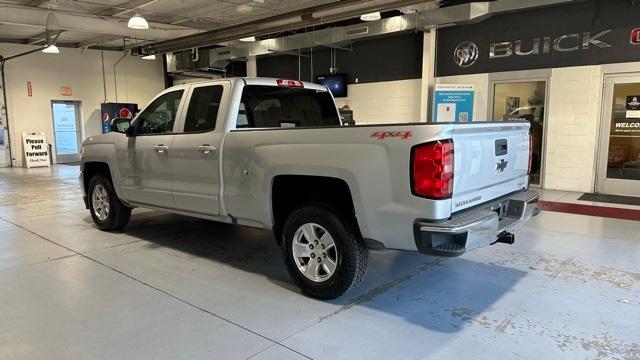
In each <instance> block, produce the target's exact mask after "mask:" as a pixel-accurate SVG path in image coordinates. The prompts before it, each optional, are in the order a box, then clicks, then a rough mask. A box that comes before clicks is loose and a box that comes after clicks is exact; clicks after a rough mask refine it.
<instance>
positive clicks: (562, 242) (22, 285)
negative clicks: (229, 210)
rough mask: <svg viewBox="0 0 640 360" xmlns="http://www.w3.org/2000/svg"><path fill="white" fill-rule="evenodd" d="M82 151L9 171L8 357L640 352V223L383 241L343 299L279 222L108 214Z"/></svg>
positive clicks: (2, 239)
mask: <svg viewBox="0 0 640 360" xmlns="http://www.w3.org/2000/svg"><path fill="white" fill-rule="evenodd" d="M77 174H78V167H75V166H64V165H60V166H56V167H53V168H51V169H31V170H27V169H21V168H15V169H0V358H1V359H14V358H15V359H42V358H47V359H102V358H105V359H121V358H125V359H134V358H135V359H142V358H145V359H199V358H207V359H246V358H252V359H302V358H314V359H357V358H369V359H374V358H375V359H473V360H479V359H514V358H526V359H543V358H548V359H561V358H566V359H639V358H640V261H639V260H640V235H639V234H640V223H638V222H632V221H624V220H615V219H603V218H595V217H586V216H578V215H569V214H561V213H551V212H546V213H542V214H541V215H540V216H538V217H537V218H535V219H534V220H533V221H531V222H530V223H529V224H528V225H527V226H526V227H525V228H523V229H522V230H521V231H520V232H519V234H518V238H517V240H516V244H515V245H513V246H509V245H496V246H492V247H489V248H484V249H480V250H477V251H475V252H472V253H469V254H467V255H465V256H463V257H461V258H452V259H443V258H435V257H429V256H424V255H420V254H412V253H400V252H393V251H384V252H372V253H371V255H370V264H369V273H368V275H367V278H366V281H365V283H364V284H363V286H361V287H360V288H359V289H357V290H356V291H354V292H351V293H349V294H348V295H347V296H345V298H343V299H342V298H341V299H338V300H334V301H329V302H325V301H317V300H314V299H310V298H307V297H305V296H303V295H301V294H300V293H299V291H298V290H297V288H296V287H294V286H293V285H292V283H291V282H290V281H289V279H288V277H287V274H286V272H285V270H284V267H283V265H282V260H281V257H280V251H279V249H278V248H277V247H276V245H275V241H274V239H273V237H272V235H271V234H270V233H269V232H265V231H258V230H254V229H248V228H242V227H235V226H230V225H224V224H217V223H213V222H207V221H202V220H196V219H190V218H186V217H181V216H176V215H170V214H164V213H160V212H155V211H149V210H140V209H137V210H135V211H134V215H133V218H132V222H131V224H130V226H129V227H128V228H127V229H126V231H124V232H122V233H115V234H114V233H105V232H101V231H98V230H97V229H96V228H94V226H93V224H92V222H91V218H90V216H89V213H88V211H87V210H85V209H84V208H83V205H82V200H81V198H80V192H79V190H78V185H77Z"/></svg>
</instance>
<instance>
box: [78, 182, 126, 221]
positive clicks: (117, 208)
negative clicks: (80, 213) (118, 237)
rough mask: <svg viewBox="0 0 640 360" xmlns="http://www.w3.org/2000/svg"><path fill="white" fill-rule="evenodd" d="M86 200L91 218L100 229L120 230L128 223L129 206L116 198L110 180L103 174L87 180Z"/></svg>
mask: <svg viewBox="0 0 640 360" xmlns="http://www.w3.org/2000/svg"><path fill="white" fill-rule="evenodd" d="M88 200H89V211H90V212H91V218H92V219H93V222H94V223H95V224H96V226H97V227H98V228H99V229H100V230H105V231H114V230H120V229H122V228H124V227H125V226H126V225H127V224H128V223H129V219H130V218H131V208H130V207H127V206H126V205H124V204H123V203H122V202H121V201H120V199H118V195H117V194H116V192H115V190H114V189H113V185H112V184H111V180H109V179H108V178H106V177H104V176H103V175H96V176H94V177H93V178H92V179H91V181H90V182H89V189H88Z"/></svg>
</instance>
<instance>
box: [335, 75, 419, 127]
mask: <svg viewBox="0 0 640 360" xmlns="http://www.w3.org/2000/svg"><path fill="white" fill-rule="evenodd" d="M421 91H422V79H411V80H397V81H383V82H375V83H365V84H350V85H349V86H348V88H347V92H348V95H349V96H348V97H346V98H337V99H336V103H337V104H338V107H342V106H344V105H349V107H350V108H351V109H352V110H353V118H354V119H355V121H356V124H357V125H362V124H385V123H405V122H418V121H421V120H420V103H421V100H420V99H421Z"/></svg>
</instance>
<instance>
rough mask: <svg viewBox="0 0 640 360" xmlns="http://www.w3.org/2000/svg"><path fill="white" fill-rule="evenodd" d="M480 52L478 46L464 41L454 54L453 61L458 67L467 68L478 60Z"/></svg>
mask: <svg viewBox="0 0 640 360" xmlns="http://www.w3.org/2000/svg"><path fill="white" fill-rule="evenodd" d="M479 53H480V50H478V46H477V45H476V44H475V43H473V42H471V41H463V42H461V43H460V44H458V46H456V49H455V50H454V52H453V60H454V61H455V63H456V64H458V66H460V67H463V68H466V67H469V66H471V65H473V63H475V62H476V60H478V55H479Z"/></svg>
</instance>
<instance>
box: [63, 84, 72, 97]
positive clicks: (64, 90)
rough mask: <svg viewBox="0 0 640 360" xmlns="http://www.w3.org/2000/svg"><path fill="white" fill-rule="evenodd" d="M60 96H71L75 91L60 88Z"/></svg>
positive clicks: (67, 87) (66, 87)
mask: <svg viewBox="0 0 640 360" xmlns="http://www.w3.org/2000/svg"><path fill="white" fill-rule="evenodd" d="M60 95H62V96H71V95H73V90H71V87H70V86H63V87H61V88H60Z"/></svg>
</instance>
